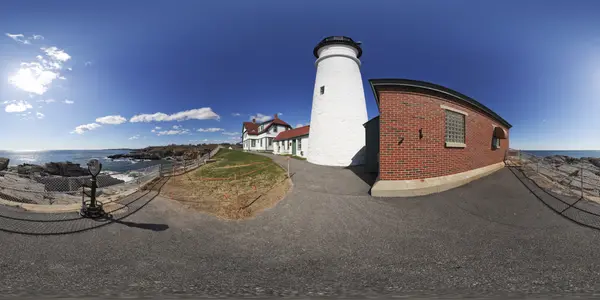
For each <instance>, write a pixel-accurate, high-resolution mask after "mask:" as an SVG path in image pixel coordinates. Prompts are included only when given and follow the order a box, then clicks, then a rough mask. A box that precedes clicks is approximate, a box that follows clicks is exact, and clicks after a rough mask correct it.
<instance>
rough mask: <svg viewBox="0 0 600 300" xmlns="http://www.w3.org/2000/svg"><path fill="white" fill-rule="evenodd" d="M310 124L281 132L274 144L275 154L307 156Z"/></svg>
mask: <svg viewBox="0 0 600 300" xmlns="http://www.w3.org/2000/svg"><path fill="white" fill-rule="evenodd" d="M309 130H310V126H303V127H298V128H294V129H292V130H287V131H283V132H281V133H279V134H278V135H277V136H276V137H275V139H274V144H273V153H274V154H279V155H283V154H291V155H295V156H300V157H304V158H306V154H307V153H308V151H307V150H308V132H309Z"/></svg>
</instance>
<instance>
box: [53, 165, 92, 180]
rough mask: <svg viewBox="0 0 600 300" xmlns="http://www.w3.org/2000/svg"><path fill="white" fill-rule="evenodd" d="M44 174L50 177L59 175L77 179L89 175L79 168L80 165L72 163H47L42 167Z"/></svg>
mask: <svg viewBox="0 0 600 300" xmlns="http://www.w3.org/2000/svg"><path fill="white" fill-rule="evenodd" d="M44 170H45V171H46V173H48V174H51V175H60V176H64V177H79V176H87V175H90V173H89V171H88V170H87V169H84V168H82V167H81V165H80V164H74V163H72V162H69V161H67V162H49V163H47V164H46V165H45V166H44Z"/></svg>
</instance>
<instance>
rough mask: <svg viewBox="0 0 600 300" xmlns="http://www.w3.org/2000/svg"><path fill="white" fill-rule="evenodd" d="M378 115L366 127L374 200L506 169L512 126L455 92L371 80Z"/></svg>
mask: <svg viewBox="0 0 600 300" xmlns="http://www.w3.org/2000/svg"><path fill="white" fill-rule="evenodd" d="M369 82H370V84H371V88H372V90H373V93H374V95H375V100H376V101H377V106H378V107H379V113H380V115H379V116H378V117H376V118H374V119H372V120H370V121H369V122H367V123H366V124H365V128H366V132H367V141H366V147H365V148H366V149H365V154H366V157H365V162H366V164H365V168H366V169H367V171H375V172H378V173H379V177H378V180H377V182H376V183H375V185H373V188H372V190H371V194H372V195H373V196H414V195H425V194H430V193H435V192H439V191H443V190H447V189H450V188H453V187H456V186H459V185H462V184H465V183H467V182H469V181H471V180H474V179H476V178H479V177H482V176H485V175H488V174H490V173H492V172H494V171H496V170H498V169H500V168H502V167H504V163H503V161H504V155H505V152H506V150H507V149H508V146H509V142H508V130H509V129H510V128H511V125H510V124H509V123H508V122H507V121H506V120H504V119H502V117H500V116H498V115H497V114H496V113H494V112H493V111H492V110H490V109H489V108H487V107H485V106H484V105H483V104H481V103H479V102H477V101H476V100H474V99H472V98H470V97H468V96H465V95H463V94H461V93H459V92H456V91H454V90H451V89H449V88H445V87H443V86H439V85H436V84H432V83H427V82H423V81H415V80H405V79H373V80H369Z"/></svg>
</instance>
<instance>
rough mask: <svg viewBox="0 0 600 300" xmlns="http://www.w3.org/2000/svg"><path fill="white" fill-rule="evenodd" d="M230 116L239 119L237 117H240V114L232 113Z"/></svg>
mask: <svg viewBox="0 0 600 300" xmlns="http://www.w3.org/2000/svg"><path fill="white" fill-rule="evenodd" d="M231 115H232V116H234V117H239V116H241V115H242V114H240V113H232V114H231Z"/></svg>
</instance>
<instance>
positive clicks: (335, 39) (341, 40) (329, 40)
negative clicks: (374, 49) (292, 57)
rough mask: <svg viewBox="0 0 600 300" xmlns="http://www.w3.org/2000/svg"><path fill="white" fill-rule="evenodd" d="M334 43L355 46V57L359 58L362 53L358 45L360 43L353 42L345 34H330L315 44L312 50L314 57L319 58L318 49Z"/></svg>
mask: <svg viewBox="0 0 600 300" xmlns="http://www.w3.org/2000/svg"><path fill="white" fill-rule="evenodd" d="M335 44H342V45H348V46H352V47H354V48H356V50H358V54H357V55H356V57H357V58H360V57H361V55H362V48H361V47H360V45H361V43H360V42H355V41H354V40H353V39H351V38H349V37H347V36H330V37H326V38H324V39H323V40H321V42H319V44H317V46H316V47H315V49H314V50H313V54H314V55H315V57H316V58H319V49H321V48H323V47H325V46H327V45H335Z"/></svg>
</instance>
